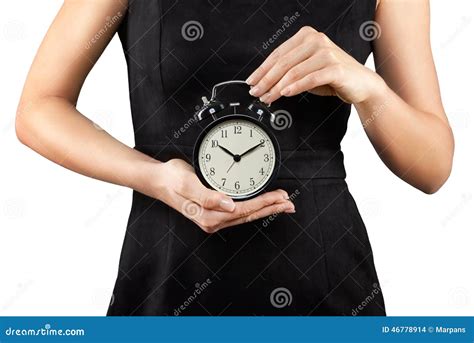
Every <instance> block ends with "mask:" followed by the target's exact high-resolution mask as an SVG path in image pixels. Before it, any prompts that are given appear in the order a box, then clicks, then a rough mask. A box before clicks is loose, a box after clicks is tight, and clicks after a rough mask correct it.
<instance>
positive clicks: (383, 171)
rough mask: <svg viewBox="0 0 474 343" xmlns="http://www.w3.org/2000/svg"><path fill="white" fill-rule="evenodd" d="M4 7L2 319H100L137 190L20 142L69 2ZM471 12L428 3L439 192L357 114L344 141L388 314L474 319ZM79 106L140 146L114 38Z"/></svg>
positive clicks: (463, 0) (469, 7) (453, 4)
mask: <svg viewBox="0 0 474 343" xmlns="http://www.w3.org/2000/svg"><path fill="white" fill-rule="evenodd" d="M2 5H3V6H2V10H1V11H0V47H1V52H0V152H1V154H0V156H1V159H0V173H1V174H0V315H99V316H100V315H104V314H105V312H106V309H107V307H108V302H109V300H110V295H111V293H112V287H113V285H114V282H115V277H116V273H117V267H118V259H119V253H120V249H121V246H122V241H123V237H124V234H125V227H126V221H127V218H128V214H129V210H130V205H131V190H128V189H124V188H121V187H118V186H114V185H110V184H106V183H102V182H99V181H95V180H92V179H88V178H85V177H83V176H80V175H76V174H74V173H72V172H70V171H68V170H65V169H64V168H62V167H59V166H56V165H54V164H53V163H51V162H49V161H47V160H46V159H44V158H42V157H41V156H39V155H37V154H35V153H34V152H33V151H30V150H29V149H28V148H26V147H24V146H22V145H21V144H20V143H19V142H18V141H17V139H16V136H15V132H14V116H15V112H16V106H17V104H18V100H19V96H20V92H21V88H22V85H23V82H24V79H25V77H26V74H27V71H28V68H29V66H30V64H31V61H32V59H33V56H34V54H35V52H36V49H37V48H38V46H39V44H40V42H41V39H42V37H43V35H44V33H45V32H46V30H47V28H48V26H49V24H50V23H51V21H52V19H53V18H54V16H55V14H56V13H57V10H58V9H59V7H60V6H61V1H58V0H49V1H37V0H20V1H13V0H11V1H8V2H5V3H3V4H2ZM473 13H474V3H473V1H472V0H458V1H446V0H434V1H432V44H433V51H434V55H435V60H436V63H437V68H438V74H439V79H440V82H441V88H442V94H443V100H444V104H445V108H446V111H447V113H448V116H449V118H450V121H451V123H452V126H453V128H454V132H455V137H456V155H455V163H454V169H453V172H452V175H451V178H450V180H449V181H448V183H447V184H446V185H445V186H444V187H443V188H442V189H441V191H439V192H438V193H437V194H435V195H431V196H428V195H424V194H422V193H421V192H419V191H417V190H415V189H413V188H411V187H410V186H408V185H407V184H404V183H403V182H402V181H400V180H398V179H397V178H396V177H395V176H394V175H393V174H391V173H390V171H388V169H387V168H386V167H385V166H384V165H383V163H382V162H381V161H380V160H379V158H378V157H377V155H376V153H375V152H374V150H373V148H372V147H371V145H370V143H369V141H368V140H367V138H366V136H365V133H364V132H363V129H362V127H361V124H360V122H359V120H358V118H357V115H356V113H355V112H353V114H352V116H351V120H350V123H349V131H348V134H347V136H346V138H345V139H344V141H343V149H344V152H345V155H346V166H347V171H348V175H349V176H348V183H349V185H350V187H351V191H352V193H353V195H354V197H355V198H356V200H357V202H358V205H359V208H360V211H361V213H362V216H363V218H364V219H365V222H366V225H367V229H368V231H369V236H370V238H371V242H372V247H373V250H374V256H375V262H376V267H377V271H378V274H379V277H380V280H381V285H382V289H383V291H384V295H385V300H386V307H387V312H388V314H389V315H474V273H473V267H472V262H473V261H474V249H473V238H474V231H473V229H474V227H473V226H474V225H473V223H474V220H473V219H474V218H473V216H474V211H473V199H472V196H473V182H472V177H473V175H474V173H473V171H474V170H473V162H472V159H473V152H472V148H473V147H474V120H473V118H472V103H471V102H472V99H473V87H472V81H473V77H474V73H473V68H472V63H473V61H474V54H473V48H472V37H474V29H473V27H474V24H473V20H472V19H473V18H472V14H473ZM71 25H74V22H71ZM413 49H416V47H413ZM370 64H372V61H370ZM78 108H79V110H80V111H82V113H84V114H86V115H87V116H89V117H90V118H91V119H92V120H94V121H95V122H96V123H98V124H99V125H100V126H102V127H103V128H105V129H106V130H107V131H108V132H110V133H111V134H112V135H114V136H115V137H117V138H118V139H120V140H122V141H123V142H125V143H126V144H128V145H130V146H133V131H132V123H131V116H130V110H129V100H128V88H127V75H126V65H125V60H124V56H123V53H122V49H121V45H120V42H119V40H118V37H115V38H114V39H113V41H112V42H111V44H110V46H109V47H108V48H107V50H106V51H105V53H104V55H103V56H102V58H101V59H100V61H99V62H98V63H97V65H96V67H95V68H94V69H93V71H92V72H91V74H90V76H89V78H88V79H87V81H86V84H85V86H84V89H83V91H82V94H81V97H80V101H79V105H78Z"/></svg>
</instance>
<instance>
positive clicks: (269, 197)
mask: <svg viewBox="0 0 474 343" xmlns="http://www.w3.org/2000/svg"><path fill="white" fill-rule="evenodd" d="M288 199H289V197H288V193H287V192H286V191H284V190H282V189H278V190H275V191H271V192H267V193H263V194H261V195H259V196H257V197H255V198H253V199H250V200H246V201H241V202H238V203H237V204H236V209H235V212H236V215H238V217H245V216H248V215H249V214H251V213H253V212H255V211H258V210H260V209H262V208H264V207H267V206H271V205H273V204H275V203H282V202H285V201H288ZM229 219H234V218H229Z"/></svg>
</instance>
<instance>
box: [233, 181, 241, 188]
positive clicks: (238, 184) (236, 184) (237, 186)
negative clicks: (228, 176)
mask: <svg viewBox="0 0 474 343" xmlns="http://www.w3.org/2000/svg"><path fill="white" fill-rule="evenodd" d="M234 187H235V189H240V183H239V181H235V184H234Z"/></svg>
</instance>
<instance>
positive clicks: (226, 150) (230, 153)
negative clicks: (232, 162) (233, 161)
mask: <svg viewBox="0 0 474 343" xmlns="http://www.w3.org/2000/svg"><path fill="white" fill-rule="evenodd" d="M218 147H219V148H221V149H222V150H224V151H225V152H226V153H228V154H229V155H230V156H232V157H235V155H234V154H233V153H232V152H230V151H229V150H228V149H226V148H224V147H223V146H222V145H218Z"/></svg>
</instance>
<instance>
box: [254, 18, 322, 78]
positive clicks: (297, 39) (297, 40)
mask: <svg viewBox="0 0 474 343" xmlns="http://www.w3.org/2000/svg"><path fill="white" fill-rule="evenodd" d="M314 31H315V30H314V29H313V28H310V27H308V26H305V27H303V28H301V29H300V30H299V31H298V32H297V33H296V34H295V35H294V36H292V37H291V38H290V39H288V40H286V41H285V42H283V43H282V44H280V45H279V46H278V47H277V48H276V49H275V50H273V51H272V53H271V54H270V55H269V56H268V57H267V58H266V59H265V61H263V63H262V64H261V65H260V66H259V67H258V68H257V69H256V70H255V71H254V72H253V73H252V74H251V75H250V76H249V77H248V78H247V80H246V82H247V83H248V84H249V85H251V86H254V85H256V84H257V83H258V82H259V81H260V80H261V79H262V77H263V76H264V75H265V74H266V73H267V72H268V70H270V68H271V67H272V66H273V65H274V64H275V63H276V61H278V59H279V58H280V57H281V56H284V55H286V54H287V53H288V52H289V51H291V50H293V49H294V48H295V47H296V46H298V45H300V44H301V43H302V42H303V40H304V38H305V37H306V36H307V35H308V34H309V33H310V32H314Z"/></svg>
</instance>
